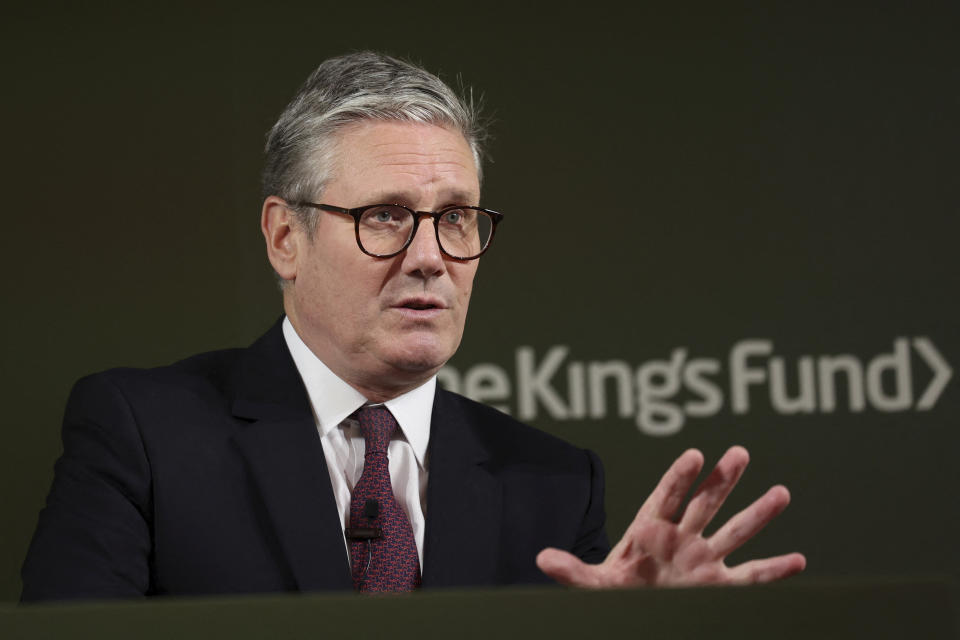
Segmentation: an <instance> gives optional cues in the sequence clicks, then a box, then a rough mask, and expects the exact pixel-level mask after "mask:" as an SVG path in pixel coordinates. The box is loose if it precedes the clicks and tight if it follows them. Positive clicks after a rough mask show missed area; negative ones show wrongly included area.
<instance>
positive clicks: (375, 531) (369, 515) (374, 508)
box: [345, 498, 383, 540]
mask: <svg viewBox="0 0 960 640" xmlns="http://www.w3.org/2000/svg"><path fill="white" fill-rule="evenodd" d="M363 517H364V518H366V519H367V520H376V519H377V518H379V517H380V503H379V502H377V501H376V499H374V498H368V499H367V501H366V502H364V503H363ZM345 533H346V537H347V540H375V539H377V538H379V537H380V536H381V535H382V533H383V532H382V531H381V529H380V527H347V529H346V531H345Z"/></svg>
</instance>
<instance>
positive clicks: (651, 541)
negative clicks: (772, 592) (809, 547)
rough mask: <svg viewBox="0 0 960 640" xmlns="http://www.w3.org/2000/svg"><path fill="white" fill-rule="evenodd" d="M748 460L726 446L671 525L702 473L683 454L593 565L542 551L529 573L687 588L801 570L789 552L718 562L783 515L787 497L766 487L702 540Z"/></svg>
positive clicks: (699, 457) (597, 583)
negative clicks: (536, 569) (536, 571)
mask: <svg viewBox="0 0 960 640" xmlns="http://www.w3.org/2000/svg"><path fill="white" fill-rule="evenodd" d="M749 461H750V455H749V454H748V453H747V450H746V449H744V448H743V447H731V448H730V449H729V450H728V451H727V452H726V453H725V454H724V455H723V457H722V458H720V461H719V462H717V466H716V467H715V468H714V469H713V472H712V473H711V474H710V475H709V476H708V477H707V479H706V480H704V481H703V483H702V484H701V485H700V487H699V488H698V489H697V491H696V493H695V494H694V496H693V498H691V499H690V503H689V504H688V505H687V508H686V509H685V510H684V512H683V515H682V516H681V517H680V518H679V520H674V519H673V517H674V514H675V513H676V512H677V510H678V509H679V508H680V504H681V503H682V502H683V498H684V496H685V495H686V494H687V492H688V491H689V490H690V487H691V486H692V485H693V481H694V480H696V478H697V475H699V473H700V470H701V469H702V468H703V454H702V453H700V452H699V451H697V450H696V449H689V450H687V451H685V452H684V453H683V455H681V456H680V457H679V458H677V460H676V462H674V463H673V465H671V467H670V468H669V469H668V470H667V472H666V473H665V474H664V475H663V478H661V479H660V483H659V484H658V485H657V488H656V489H654V490H653V493H652V494H650V497H649V498H647V501H646V502H644V503H643V506H642V507H640V511H639V512H638V513H637V517H636V518H634V520H633V522H632V523H631V524H630V527H629V528H628V529H627V532H626V533H625V534H624V535H623V538H621V540H620V542H618V543H617V546H615V547H614V548H613V550H612V551H611V552H610V554H609V555H608V556H607V559H606V560H604V561H603V562H602V563H601V564H593V565H592V564H586V563H584V562H582V561H581V560H580V559H579V558H577V557H576V556H574V555H572V554H570V553H567V552H566V551H561V550H559V549H544V550H543V551H541V552H540V554H539V555H538V556H537V566H538V567H540V570H541V571H543V572H544V573H546V574H547V575H548V576H550V577H551V578H553V579H554V580H556V581H557V582H560V583H561V584H566V585H572V586H577V587H591V588H603V587H631V586H673V587H676V586H691V585H702V584H752V583H759V582H770V581H772V580H779V579H780V578H786V577H787V576H791V575H793V574H795V573H799V572H800V571H803V568H804V567H805V566H806V564H807V561H806V558H804V557H803V555H802V554H799V553H790V554H787V555H783V556H776V557H774V558H765V559H763V560H752V561H750V562H744V563H743V564H739V565H737V566H734V567H728V566H727V565H725V564H724V562H723V561H724V558H726V557H727V555H729V554H730V553H732V552H733V550H734V549H737V548H738V547H740V545H742V544H743V543H744V542H746V541H747V540H749V539H750V538H752V537H753V536H754V535H755V534H756V533H757V532H758V531H760V529H762V528H763V527H764V526H766V524H767V523H768V522H770V521H771V520H772V519H773V518H775V517H776V516H777V515H779V514H780V512H781V511H783V510H784V509H786V507H787V505H788V504H789V503H790V492H788V491H787V488H786V487H784V486H782V485H778V486H775V487H772V488H771V489H770V490H769V491H767V492H766V493H765V494H764V495H763V496H761V497H760V498H759V499H758V500H757V501H756V502H754V503H753V504H751V505H750V506H749V507H747V508H746V509H744V510H743V511H741V512H740V513H738V514H737V515H735V516H733V517H732V518H730V520H729V521H727V523H726V524H724V525H723V526H722V527H720V529H718V530H717V531H716V532H715V533H714V534H713V535H712V536H710V537H709V538H704V537H703V530H704V529H705V528H706V527H707V525H708V524H709V523H710V521H711V520H712V519H713V516H715V515H716V513H717V511H719V510H720V506H721V505H722V504H723V501H724V500H726V499H727V496H728V495H730V491H731V490H732V489H733V487H734V485H736V484H737V481H738V480H739V479H740V476H741V475H742V474H743V470H744V469H745V468H746V466H747V463H748V462H749Z"/></svg>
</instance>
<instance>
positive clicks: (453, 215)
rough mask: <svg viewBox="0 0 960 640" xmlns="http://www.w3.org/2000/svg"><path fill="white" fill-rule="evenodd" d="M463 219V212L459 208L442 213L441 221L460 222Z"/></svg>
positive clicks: (445, 222)
mask: <svg viewBox="0 0 960 640" xmlns="http://www.w3.org/2000/svg"><path fill="white" fill-rule="evenodd" d="M462 221H463V212H462V211H460V210H459V209H454V210H453V211H447V212H446V213H444V214H443V220H442V222H443V223H444V224H460V223H461V222H462Z"/></svg>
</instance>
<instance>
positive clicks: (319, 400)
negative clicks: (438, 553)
mask: <svg viewBox="0 0 960 640" xmlns="http://www.w3.org/2000/svg"><path fill="white" fill-rule="evenodd" d="M283 337H284V339H285V340H286V341H287V347H288V348H289V349H290V354H291V355H292V356H293V362H294V364H295V365H296V366H297V371H299V372H300V377H301V378H302V379H303V384H304V386H305V387H306V388H307V395H308V396H309V397H310V406H311V407H312V408H313V417H314V419H315V420H316V423H317V430H318V432H319V433H320V444H321V445H322V446H323V455H324V457H325V458H326V461H327V470H328V471H329V472H330V485H331V486H332V487H333V497H334V498H335V499H336V501H337V510H338V511H339V512H340V530H341V531H343V530H344V528H345V527H346V523H347V522H348V521H349V519H350V494H351V492H352V491H353V487H354V485H356V484H357V481H359V480H360V474H361V473H362V472H363V453H364V449H365V446H364V440H363V434H361V433H360V425H359V424H358V423H357V421H356V420H353V419H352V418H349V417H348V416H350V415H351V414H352V413H353V412H354V411H356V410H357V409H359V408H360V407H362V406H363V405H364V404H367V399H366V398H364V397H363V395H362V394H361V393H360V392H359V391H357V390H356V389H354V388H353V387H351V386H350V385H349V384H347V383H346V382H344V381H343V380H341V379H340V378H339V377H338V376H337V375H336V374H335V373H333V372H332V371H331V370H330V369H329V368H328V367H327V366H326V365H325V364H323V362H321V361H320V359H319V358H317V356H316V355H314V353H313V352H312V351H311V350H310V348H309V347H308V346H307V345H306V344H305V343H304V342H303V340H302V339H301V338H300V336H299V335H297V331H296V329H294V328H293V324H291V322H290V318H284V319H283ZM436 386H437V377H436V376H433V377H432V378H430V379H429V380H427V381H426V382H425V383H423V384H422V385H420V386H419V387H417V388H416V389H414V390H412V391H408V392H407V393H405V394H403V395H401V396H398V397H396V398H394V399H392V400H387V401H386V402H385V403H384V404H385V405H386V407H387V408H388V409H390V413H392V414H393V417H394V418H396V419H397V423H398V424H399V425H400V428H399V429H398V430H397V431H396V432H395V433H394V435H393V439H392V440H391V441H390V446H389V448H388V449H387V456H388V458H389V460H390V482H391V484H392V485H393V494H394V495H395V496H396V498H397V502H399V503H400V506H401V507H402V508H403V510H404V511H405V512H406V513H407V517H408V518H410V525H411V527H413V537H414V539H415V540H416V542H417V554H418V555H419V556H420V568H421V570H422V569H423V533H424V528H425V526H426V512H427V459H426V455H427V443H428V442H429V441H430V416H431V414H432V413H433V395H434V393H435V391H436ZM343 544H344V547H345V548H346V549H347V557H348V558H349V555H350V550H349V547H348V546H347V541H346V537H344V541H343Z"/></svg>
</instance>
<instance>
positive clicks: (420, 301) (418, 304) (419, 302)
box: [398, 298, 443, 311]
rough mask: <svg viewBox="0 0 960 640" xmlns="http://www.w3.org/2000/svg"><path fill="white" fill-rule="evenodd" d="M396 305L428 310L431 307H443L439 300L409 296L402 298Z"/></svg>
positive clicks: (416, 309)
mask: <svg viewBox="0 0 960 640" xmlns="http://www.w3.org/2000/svg"><path fill="white" fill-rule="evenodd" d="M398 307H399V308H400V309H411V310H413V311H430V310H431V309H443V304H441V303H440V301H439V300H432V299H430V298H411V299H409V300H404V301H403V302H401V303H400V304H399V305H398Z"/></svg>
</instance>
